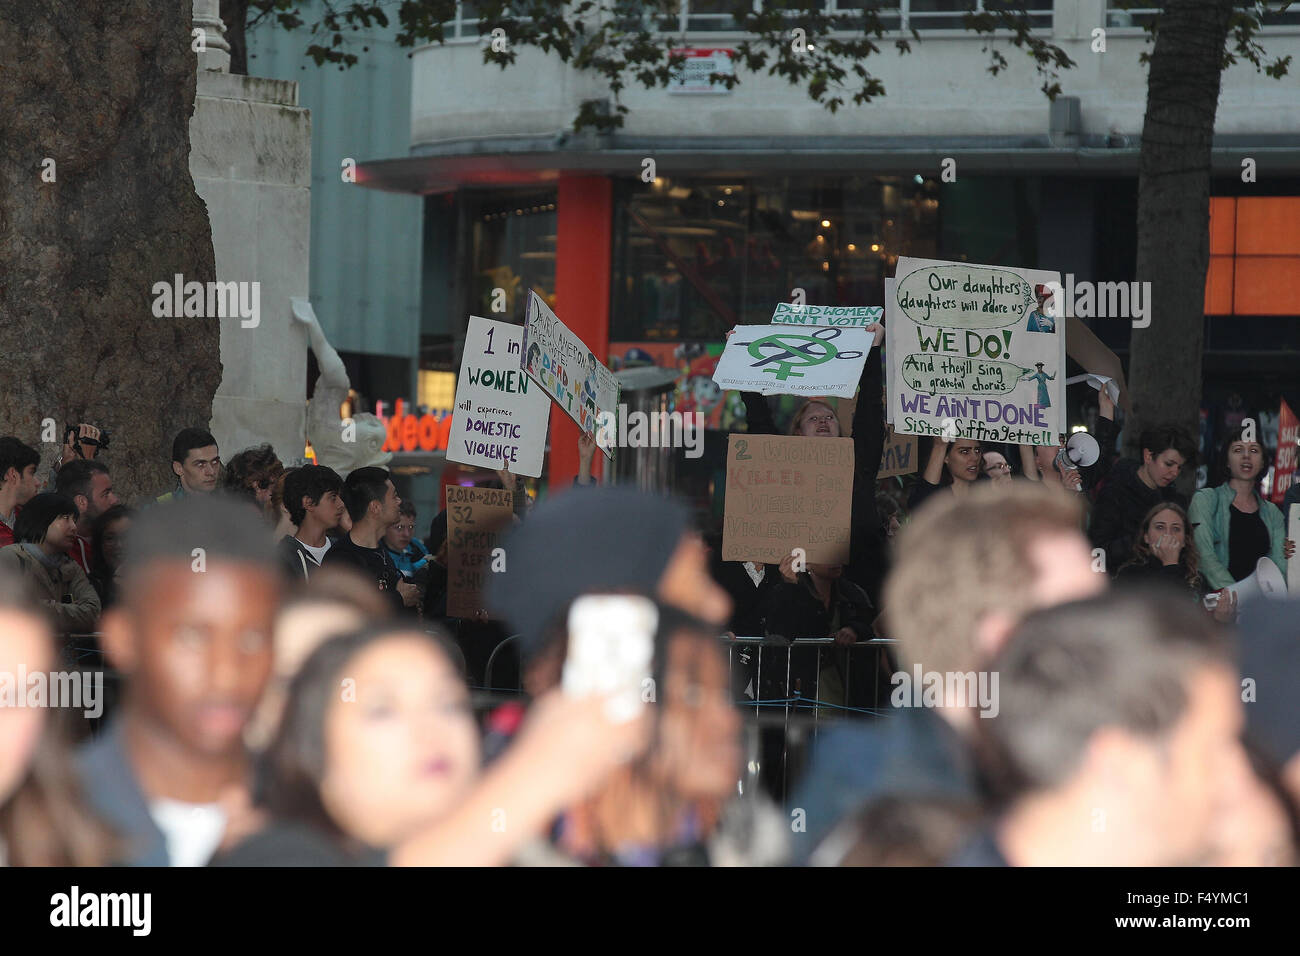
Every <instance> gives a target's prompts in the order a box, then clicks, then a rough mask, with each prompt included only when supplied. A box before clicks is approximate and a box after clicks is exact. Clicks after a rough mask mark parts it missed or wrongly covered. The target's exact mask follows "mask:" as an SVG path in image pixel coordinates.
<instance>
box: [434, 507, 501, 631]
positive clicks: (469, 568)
mask: <svg viewBox="0 0 1300 956" xmlns="http://www.w3.org/2000/svg"><path fill="white" fill-rule="evenodd" d="M514 502H515V496H514V493H513V492H509V491H505V490H504V489H501V488H464V487H461V486H460V485H448V486H447V615H448V616H449V617H473V616H474V615H475V614H476V613H477V612H478V611H479V610H480V609H481V608H483V607H484V604H483V586H484V585H485V584H486V583H487V576H488V575H489V574H491V573H492V562H493V561H494V560H495V558H494V557H493V554H492V552H493V550H494V549H495V548H496V547H497V542H498V539H499V538H500V537H501V536H502V535H504V534H505V532H506V531H507V530H508V529H509V527H510V519H511V517H512V516H513V515H514Z"/></svg>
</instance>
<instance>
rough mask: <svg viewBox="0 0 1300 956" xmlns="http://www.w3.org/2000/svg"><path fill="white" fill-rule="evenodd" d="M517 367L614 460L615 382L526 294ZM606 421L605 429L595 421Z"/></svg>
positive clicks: (534, 295)
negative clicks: (608, 424) (521, 353)
mask: <svg viewBox="0 0 1300 956" xmlns="http://www.w3.org/2000/svg"><path fill="white" fill-rule="evenodd" d="M523 353H524V354H523V355H522V356H520V363H519V364H520V367H521V368H522V369H524V371H526V372H527V373H528V374H529V375H530V376H532V379H533V381H535V382H537V383H538V384H539V385H541V386H542V388H543V389H545V390H546V393H547V394H548V395H549V396H550V397H551V400H552V401H553V402H555V404H557V405H559V406H560V408H561V409H563V411H564V413H565V414H566V415H568V416H569V417H570V418H572V419H573V420H574V421H575V422H577V423H578V427H579V428H580V429H582V430H583V431H584V432H586V433H587V434H588V435H590V436H592V438H593V439H595V441H596V444H597V445H598V446H599V447H600V450H601V451H602V452H604V453H605V457H606V458H611V459H612V458H613V457H614V443H613V438H612V437H611V435H617V434H618V428H617V422H618V380H617V379H616V378H614V373H613V372H611V371H610V370H609V369H608V368H607V367H606V366H605V364H604V363H603V362H601V361H600V360H599V359H598V358H596V355H595V353H594V352H592V351H591V349H589V348H587V346H586V345H584V344H583V341H582V339H580V338H578V337H577V336H576V335H574V334H573V333H572V332H570V331H569V329H568V327H567V326H566V325H565V324H564V323H563V322H561V321H560V320H559V319H558V318H557V317H556V315H555V313H554V312H552V311H551V310H550V308H549V307H548V306H547V304H546V303H545V302H543V301H542V297H541V296H539V295H538V294H537V293H536V292H531V291H530V292H529V293H528V310H527V312H526V314H525V317H524V342H523ZM602 414H607V415H609V418H608V421H609V422H610V423H611V425H610V427H609V428H601V427H600V422H599V421H598V419H599V418H600V416H601V415H602Z"/></svg>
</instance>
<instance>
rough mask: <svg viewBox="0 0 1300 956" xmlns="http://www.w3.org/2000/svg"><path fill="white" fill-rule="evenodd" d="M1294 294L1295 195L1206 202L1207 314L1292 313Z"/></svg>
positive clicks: (1298, 238) (1299, 279) (1299, 221)
mask: <svg viewBox="0 0 1300 956" xmlns="http://www.w3.org/2000/svg"><path fill="white" fill-rule="evenodd" d="M1297 297H1300V197H1297V196H1261V197H1258V198H1256V197H1235V196H1215V197H1214V198H1212V199H1211V200H1210V267H1209V270H1208V271H1207V273H1206V276H1205V313H1206V314H1207V315H1294V314H1295V312H1296V305H1295V303H1296V300H1297Z"/></svg>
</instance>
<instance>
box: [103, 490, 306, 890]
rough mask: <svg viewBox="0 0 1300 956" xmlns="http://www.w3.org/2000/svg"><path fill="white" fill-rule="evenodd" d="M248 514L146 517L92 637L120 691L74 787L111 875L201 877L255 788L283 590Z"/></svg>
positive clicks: (167, 512) (180, 511) (203, 511)
mask: <svg viewBox="0 0 1300 956" xmlns="http://www.w3.org/2000/svg"><path fill="white" fill-rule="evenodd" d="M275 567H276V565H275V558H274V554H273V552H272V548H271V545H270V543H269V541H268V540H267V535H266V529H265V527H264V526H263V525H262V523H261V522H260V521H258V519H257V516H256V515H254V514H252V513H251V512H250V511H249V510H248V509H246V508H242V507H239V506H238V505H235V504H233V503H231V502H227V501H221V500H219V499H216V498H213V497H211V496H206V495H204V496H195V497H192V498H186V499H185V500H181V501H175V502H171V503H168V504H163V505H160V506H158V507H156V508H150V509H148V510H146V511H144V512H143V513H142V514H141V515H140V517H139V518H138V519H136V523H135V525H134V526H133V527H132V529H131V537H130V539H129V541H128V544H127V554H126V562H125V567H124V570H123V579H122V597H121V601H120V603H119V604H118V605H116V606H115V607H113V608H112V609H110V610H109V611H108V612H106V613H105V614H104V617H103V619H102V621H101V624H100V627H101V630H102V633H103V646H104V650H105V653H106V654H107V656H108V658H109V660H110V661H111V662H112V664H113V666H114V668H115V669H116V670H118V671H119V672H120V673H121V674H122V675H123V676H124V677H125V679H126V686H125V690H124V699H123V702H122V709H121V713H120V714H119V716H118V717H117V718H116V719H115V721H114V723H113V724H112V725H111V726H110V727H109V728H108V729H106V730H105V731H104V732H103V733H102V734H101V735H100V736H99V737H98V738H96V739H94V740H93V741H92V742H90V743H89V744H87V745H86V746H85V747H84V748H83V749H82V752H81V754H80V757H79V769H80V775H81V785H82V787H83V788H84V790H85V792H86V794H87V795H88V797H89V799H90V801H91V803H92V805H93V806H94V807H95V809H96V811H97V812H98V813H99V814H100V815H101V816H102V817H103V818H104V819H105V820H106V821H108V822H109V823H110V824H112V825H113V827H114V828H115V829H116V830H117V831H118V832H119V833H121V834H122V835H123V836H124V837H125V839H126V843H125V846H124V848H123V857H122V859H121V861H120V862H122V863H126V864H131V865H138V866H167V865H171V866H202V865H204V864H205V863H207V861H208V859H209V858H210V857H211V856H212V854H213V853H214V852H215V851H216V849H217V848H218V846H219V845H220V844H221V841H222V839H223V836H224V835H225V833H226V828H227V824H228V823H230V821H231V817H232V809H233V808H235V807H243V806H246V803H247V794H248V792H249V787H250V785H251V779H250V776H251V774H250V766H249V760H248V755H247V753H246V752H245V750H244V745H243V742H242V741H243V738H242V734H243V731H244V725H245V724H246V723H247V722H248V721H249V719H250V718H251V717H252V715H253V712H254V709H255V708H256V706H257V702H258V698H259V697H260V695H261V693H262V689H263V687H264V686H265V684H266V681H267V678H268V676H269V675H270V672H271V660H272V647H271V633H272V625H273V623H274V618H275V612H276V608H277V606H278V603H279V599H280V590H281V578H280V575H278V574H276V573H274V569H275Z"/></svg>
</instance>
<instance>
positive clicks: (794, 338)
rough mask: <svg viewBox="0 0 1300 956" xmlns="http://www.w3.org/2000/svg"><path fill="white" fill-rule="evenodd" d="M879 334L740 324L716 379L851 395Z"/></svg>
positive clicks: (734, 385) (756, 388)
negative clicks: (873, 342) (876, 335)
mask: <svg viewBox="0 0 1300 956" xmlns="http://www.w3.org/2000/svg"><path fill="white" fill-rule="evenodd" d="M874 339H875V334H874V333H872V332H868V331H867V330H866V329H863V328H841V327H837V326H826V327H825V328H822V327H809V326H797V325H738V326H736V328H735V330H734V331H733V332H732V334H731V337H730V338H728V339H727V345H726V347H725V348H724V349H723V350H722V355H721V357H719V359H718V364H717V367H716V368H715V369H714V371H713V380H714V381H715V382H717V383H718V385H719V386H721V387H722V388H723V389H730V390H735V391H738V392H758V393H760V394H762V395H833V396H836V397H838V398H852V397H853V395H854V393H855V392H857V390H858V380H859V379H860V378H862V368H863V366H864V365H865V364H866V361H867V353H868V352H869V351H871V344H872V341H873V340H874Z"/></svg>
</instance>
